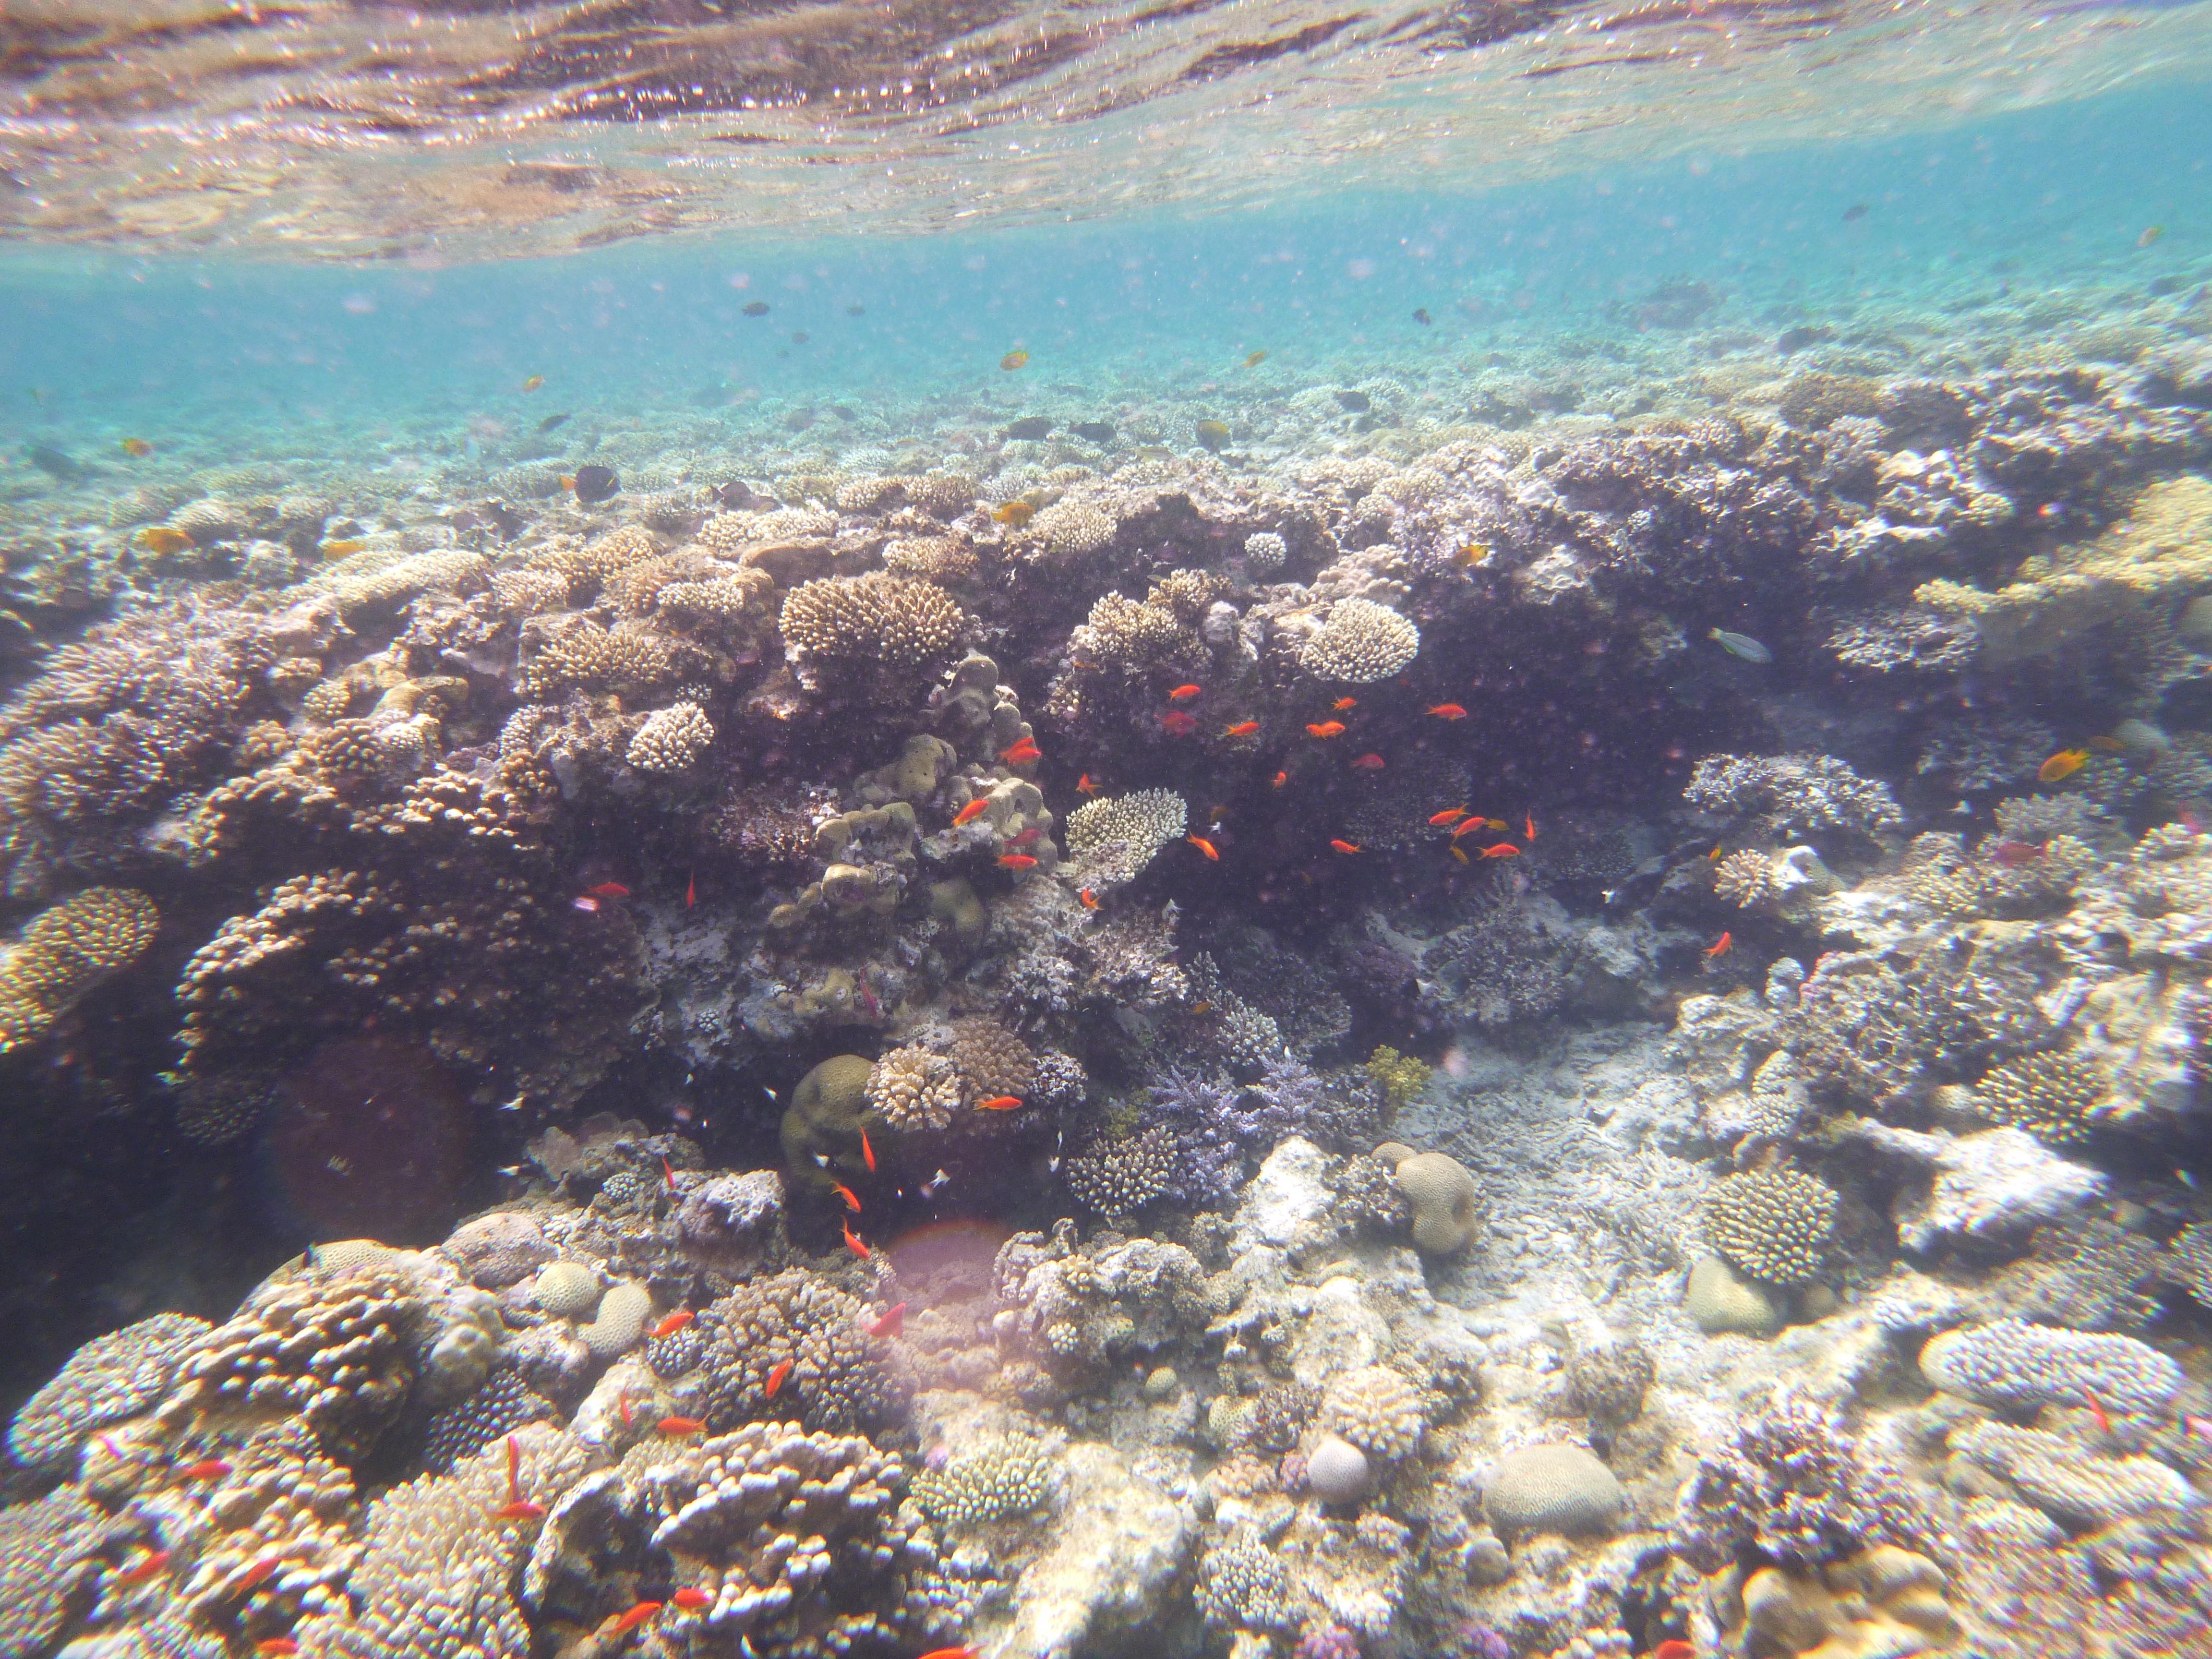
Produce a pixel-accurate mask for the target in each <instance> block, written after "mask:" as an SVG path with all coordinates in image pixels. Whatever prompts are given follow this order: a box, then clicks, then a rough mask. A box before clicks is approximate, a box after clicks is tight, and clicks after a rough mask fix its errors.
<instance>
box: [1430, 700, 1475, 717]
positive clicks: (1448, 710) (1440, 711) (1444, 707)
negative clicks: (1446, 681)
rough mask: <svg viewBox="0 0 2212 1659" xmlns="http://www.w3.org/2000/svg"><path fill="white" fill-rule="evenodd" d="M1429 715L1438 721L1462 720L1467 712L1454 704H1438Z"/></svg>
mask: <svg viewBox="0 0 2212 1659" xmlns="http://www.w3.org/2000/svg"><path fill="white" fill-rule="evenodd" d="M1429 713H1431V714H1434V715H1435V716H1436V717H1437V719H1438V720H1465V719H1466V718H1467V710H1466V709H1464V708H1461V707H1460V706H1459V705H1458V704H1457V703H1455V702H1440V703H1438V704H1437V706H1436V707H1435V708H1431V710H1429Z"/></svg>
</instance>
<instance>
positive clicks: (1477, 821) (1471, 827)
mask: <svg viewBox="0 0 2212 1659" xmlns="http://www.w3.org/2000/svg"><path fill="white" fill-rule="evenodd" d="M1489 827H1490V820H1489V819H1488V818H1468V820H1466V821H1465V822H1464V823H1462V824H1461V825H1460V826H1459V828H1458V829H1455V830H1453V831H1452V839H1453V840H1454V841H1457V840H1458V839H1459V838H1460V837H1461V836H1471V835H1473V834H1474V832H1475V831H1476V830H1478V829H1488V828H1489Z"/></svg>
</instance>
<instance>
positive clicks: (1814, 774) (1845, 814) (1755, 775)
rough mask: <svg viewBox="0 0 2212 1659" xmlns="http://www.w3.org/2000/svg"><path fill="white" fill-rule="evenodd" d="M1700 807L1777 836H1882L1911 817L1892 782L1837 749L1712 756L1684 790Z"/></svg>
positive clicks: (1705, 760) (1773, 836)
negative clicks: (1863, 771)
mask: <svg viewBox="0 0 2212 1659" xmlns="http://www.w3.org/2000/svg"><path fill="white" fill-rule="evenodd" d="M1682 794H1683V798H1684V799H1686V800H1687V801H1688V802H1689V803H1690V804H1691V805H1692V806H1695V807H1698V808H1699V809H1700V810H1701V811H1707V812H1711V813H1713V814H1715V815H1716V816H1718V817H1723V818H1726V819H1729V821H1731V822H1733V823H1739V824H1745V825H1748V826H1750V827H1752V828H1754V829H1756V830H1757V831H1758V832H1759V833H1760V834H1763V835H1765V836H1771V837H1772V838H1773V839H1775V840H1778V841H1780V840H1788V839H1790V838H1792V837H1796V836H1812V837H1814V838H1816V839H1817V838H1818V837H1819V836H1820V835H1822V834H1823V833H1824V832H1837V831H1840V832H1843V833H1845V834H1849V835H1856V836H1875V835H1878V834H1879V833H1881V831H1883V830H1886V829H1894V828H1896V827H1897V825H1899V823H1903V822H1904V814H1903V813H1902V812H1900V811H1899V810H1898V805H1897V802H1896V801H1895V800H1894V799H1892V797H1891V795H1890V793H1889V786H1888V785H1887V784H1886V783H1881V782H1879V781H1875V780H1871V779H1868V778H1863V777H1861V776H1859V775H1858V774H1857V773H1856V772H1854V771H1852V770H1851V769H1850V767H1848V766H1846V765H1844V763H1843V762H1841V761H1839V760H1837V759H1836V758H1834V757H1832V756H1829V755H1779V756H1747V755H1708V756H1707V757H1705V759H1703V760H1701V761H1699V763H1698V765H1697V769H1696V770H1695V771H1694V772H1692V774H1691V775H1690V781H1689V784H1688V785H1687V787H1685V788H1684V789H1683V791H1682Z"/></svg>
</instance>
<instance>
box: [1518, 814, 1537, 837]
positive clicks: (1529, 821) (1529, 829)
mask: <svg viewBox="0 0 2212 1659" xmlns="http://www.w3.org/2000/svg"><path fill="white" fill-rule="evenodd" d="M1521 828H1522V829H1523V830H1524V831H1525V832H1526V833H1527V836H1528V839H1529V840H1530V841H1534V840H1535V839H1536V820H1535V818H1534V817H1533V816H1532V815H1530V814H1528V813H1523V814H1522V817H1521Z"/></svg>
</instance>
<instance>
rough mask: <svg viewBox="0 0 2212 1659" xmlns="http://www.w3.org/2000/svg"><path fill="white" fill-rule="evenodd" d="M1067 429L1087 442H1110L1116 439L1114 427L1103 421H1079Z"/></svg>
mask: <svg viewBox="0 0 2212 1659" xmlns="http://www.w3.org/2000/svg"><path fill="white" fill-rule="evenodd" d="M1067 429H1068V430H1069V431H1070V432H1073V434H1074V435H1076V436H1077V437H1079V438H1080V439H1082V440H1083V441H1084V442H1085V443H1087V444H1110V443H1112V442H1113V441H1114V428H1112V427H1110V426H1109V425H1108V424H1107V423H1106V422H1103V421H1078V422H1076V423H1075V424H1074V425H1073V426H1072V427H1070V428H1067Z"/></svg>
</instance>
